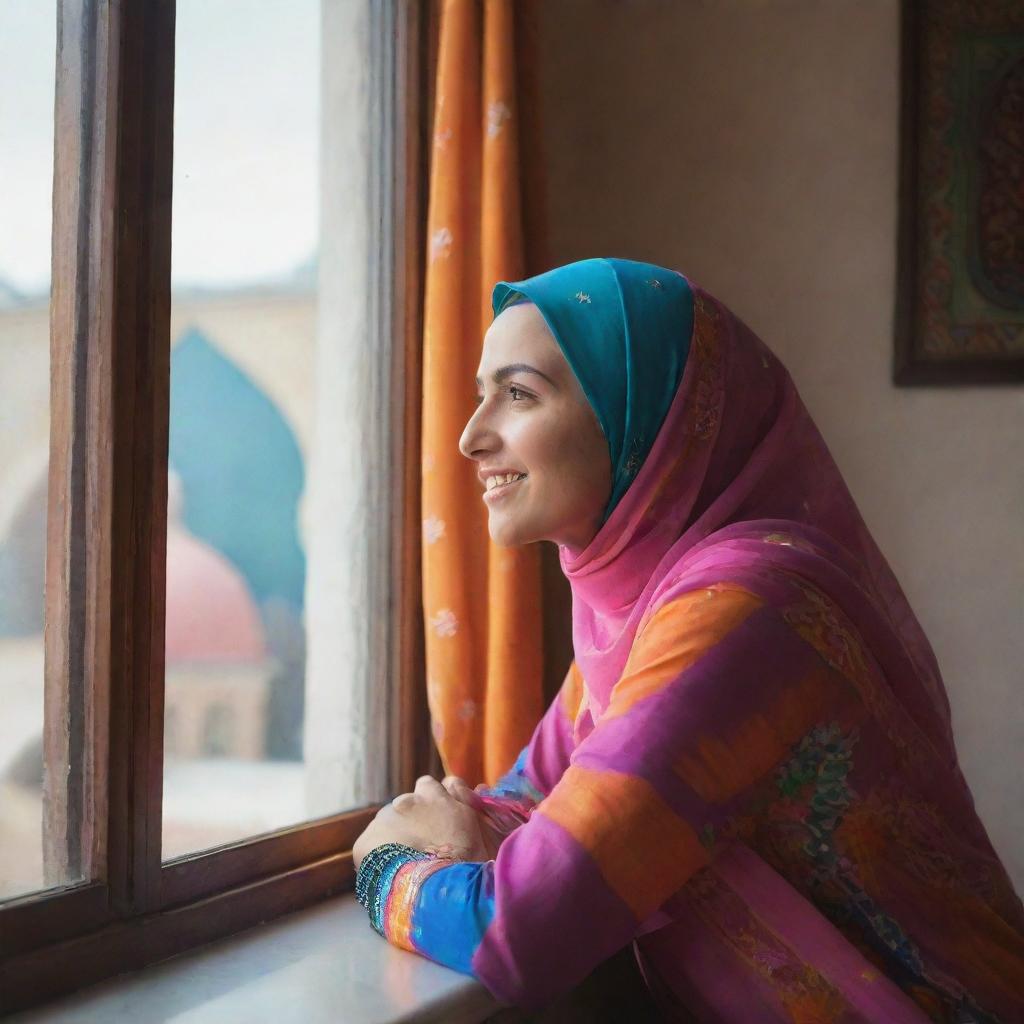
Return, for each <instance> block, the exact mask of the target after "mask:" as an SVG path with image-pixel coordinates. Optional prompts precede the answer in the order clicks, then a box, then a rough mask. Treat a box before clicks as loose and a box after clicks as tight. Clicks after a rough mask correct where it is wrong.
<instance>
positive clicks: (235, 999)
mask: <svg viewBox="0 0 1024 1024" xmlns="http://www.w3.org/2000/svg"><path fill="white" fill-rule="evenodd" d="M499 1009H500V1004H498V1003H497V1002H496V1001H495V1000H494V998H493V997H492V996H491V995H490V994H489V993H488V992H487V990H486V989H485V988H484V987H483V986H482V985H481V984H480V983H479V982H476V981H474V980H473V979H472V978H469V977H466V976H465V975H462V974H458V973H456V972H455V971H450V970H448V969H447V968H445V967H440V966H438V965H437V964H434V963H431V962H430V961H429V960H424V959H423V958H422V957H419V956H416V955H414V954H412V953H406V952H404V951H403V950H400V949H396V948H395V947H393V946H391V945H389V944H388V943H387V942H385V941H384V940H383V939H382V938H381V937H380V936H379V935H377V933H376V932H374V931H373V929H372V928H370V926H369V923H368V922H367V920H366V912H365V911H364V910H363V908H362V907H360V906H359V904H358V903H356V901H355V898H354V897H353V896H352V895H351V894H349V895H346V896H340V897H337V898H335V899H331V900H327V901H325V902H323V903H321V904H318V905H317V906H315V907H310V908H308V909H306V910H301V911H298V912H296V913H294V914H290V915H288V916H287V917H283V918H280V919H278V920H276V921H272V922H271V923H269V924H265V925H260V926H259V927H257V928H251V929H249V930H248V931H246V932H242V933H241V934H239V935H235V936H232V937H231V938H228V939H223V940H221V941H219V942H215V943H211V944H210V945H208V946H203V947H202V948H200V949H196V950H192V951H190V952H188V953H183V954H181V955H180V956H177V957H174V958H173V959H171V960H166V961H164V962H163V963H160V964H154V965H153V966H152V967H147V968H145V969H144V970H141V971H137V972H135V973H133V974H124V975H121V976H120V977H117V978H114V979H112V980H110V981H107V982H103V983H102V984H100V985H96V986H93V987H91V988H88V989H83V990H82V991H81V992H77V993H75V994H73V995H71V996H67V997H65V998H63V999H61V1000H59V1001H55V1002H53V1003H49V1004H46V1005H44V1006H41V1007H38V1008H36V1009H33V1010H29V1011H26V1012H23V1013H21V1014H17V1015H15V1016H13V1017H10V1018H8V1020H10V1021H11V1024H42V1022H44V1021H45V1022H46V1024H110V1022H116V1021H126V1022H127V1021H131V1022H133V1024H136V1022H156V1021H165V1022H173V1024H224V1022H230V1021H246V1022H252V1024H258V1022H263V1021H267V1022H272V1024H300V1022H301V1024H328V1022H329V1024H340V1022H344V1024H399V1022H401V1024H426V1022H429V1021H438V1022H444V1024H478V1022H480V1021H484V1020H487V1019H488V1018H489V1017H491V1016H493V1015H494V1014H496V1013H497V1012H498V1011H499Z"/></svg>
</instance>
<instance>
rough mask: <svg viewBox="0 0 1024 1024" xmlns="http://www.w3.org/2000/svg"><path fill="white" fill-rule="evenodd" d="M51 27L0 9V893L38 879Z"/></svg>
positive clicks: (25, 5) (40, 18) (42, 7)
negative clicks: (0, 184) (0, 182)
mask: <svg viewBox="0 0 1024 1024" xmlns="http://www.w3.org/2000/svg"><path fill="white" fill-rule="evenodd" d="M56 26H57V20H56V7H55V5H54V4H52V3H49V4H48V3H45V2H41V0H4V3H2V4H0V96H2V97H3V99H2V100H0V181H2V182H3V188H0V708H2V709H3V711H2V713H0V899H5V898H8V897H11V896H15V895H18V894H22V893H25V892H29V891H32V890H35V889H39V888H41V887H43V886H44V885H45V884H47V880H46V879H45V877H44V871H43V849H42V830H43V802H42V782H43V762H42V750H43V744H42V731H43V566H44V556H45V544H46V500H47V463H48V457H49V444H50V436H49V434H50V411H49V405H50V323H49V315H50V235H51V192H52V188H53V105H54V71H55V53H56ZM50 881H58V880H56V879H51V880H50ZM60 881H63V879H61V880H60Z"/></svg>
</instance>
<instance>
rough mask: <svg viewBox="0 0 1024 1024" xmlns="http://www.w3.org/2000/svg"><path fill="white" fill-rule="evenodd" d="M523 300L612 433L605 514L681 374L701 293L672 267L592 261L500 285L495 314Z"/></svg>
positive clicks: (636, 464)
mask: <svg viewBox="0 0 1024 1024" xmlns="http://www.w3.org/2000/svg"><path fill="white" fill-rule="evenodd" d="M519 302H532V303H533V304H534V305H535V306H536V307H537V308H538V309H539V310H540V312H541V314H542V316H543V317H544V320H545V321H546V322H547V325H548V327H549V328H550V329H551V333H552V334H553V335H554V336H555V341H557V342H558V345H559V347H560V348H561V350H562V354H563V355H564V356H565V359H566V361H567V362H568V364H569V367H570V368H571V369H572V372H573V373H574V374H575V375H576V379H577V380H578V381H579V382H580V386H581V387H582V388H583V393H584V394H585V395H586V396H587V400H588V401H589V402H590V404H591V406H592V407H593V409H594V412H595V413H596V414H597V419H598V422H599V423H600V424H601V429H602V430H603V431H604V436H605V437H606V438H607V440H608V452H609V455H610V456H611V463H612V493H611V497H610V499H609V501H608V505H607V507H606V508H605V511H604V519H607V518H608V516H610V515H611V513H612V510H613V509H614V508H615V506H616V505H617V504H618V503H619V499H620V498H621V497H622V495H623V494H625V493H626V490H627V489H628V487H629V485H630V484H631V483H632V482H633V478H634V477H635V476H636V474H637V471H638V470H639V469H640V467H641V466H642V465H643V463H644V459H646V458H647V453H648V452H649V451H650V450H651V446H652V445H653V444H654V439H655V437H657V435H658V430H659V429H660V428H661V424H662V423H663V422H664V419H665V416H666V415H667V414H668V410H669V406H670V405H671V404H672V399H673V398H674V397H675V393H676V389H677V388H678V387H679V382H680V380H682V377H683V369H684V368H685V366H686V357H687V354H688V353H689V351H690V335H691V334H692V333H693V293H692V292H691V291H690V286H689V284H688V283H687V281H686V279H685V278H684V277H682V276H681V275H680V274H677V273H676V272H675V271H673V270H666V269H665V268H664V267H656V266H654V265H653V264H651V263H635V262H634V261H633V260H614V259H593V260H580V261H579V262H578V263H569V264H567V265H566V266H564V267H556V268H555V269H554V270H549V271H547V272H546V273H543V274H538V275H537V276H536V277H531V278H527V280H525V281H514V282H508V281H499V282H498V283H497V284H496V285H495V286H494V291H493V292H492V293H491V307H492V309H493V310H494V315H495V316H497V315H498V314H499V313H501V312H502V311H503V310H504V309H507V308H508V307H509V306H514V305H516V303H519Z"/></svg>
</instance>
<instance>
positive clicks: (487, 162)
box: [422, 0, 543, 785]
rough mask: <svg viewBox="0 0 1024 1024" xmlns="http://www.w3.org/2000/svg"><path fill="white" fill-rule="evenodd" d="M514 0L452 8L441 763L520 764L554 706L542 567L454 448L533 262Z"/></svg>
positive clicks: (434, 444) (445, 18)
mask: <svg viewBox="0 0 1024 1024" xmlns="http://www.w3.org/2000/svg"><path fill="white" fill-rule="evenodd" d="M516 6H517V5H516V4H515V2H514V0H444V2H443V3H442V4H441V9H440V26H439V38H438V54H437V78H436V91H435V97H436V98H435V104H434V127H433V139H432V143H431V149H430V201H429V210H428V227H427V266H426V288H425V307H424V319H423V323H424V337H423V348H424V359H423V442H422V443H423V450H422V458H423V465H422V510H423V606H424V618H425V625H426V669H427V671H426V676H427V697H428V701H429V705H430V713H431V720H432V728H433V733H434V739H435V740H436V742H437V746H438V750H439V751H440V754H441V758H442V761H443V763H444V767H445V770H446V771H448V772H451V773H454V774H458V775H461V776H462V777H464V778H465V779H466V780H467V781H468V782H469V783H470V785H475V784H477V783H479V782H488V783H493V782H494V781H496V780H497V779H498V777H499V776H501V775H502V774H503V773H504V772H506V771H508V770H509V768H510V767H511V766H512V764H513V762H514V761H515V758H516V755H517V754H518V753H519V751H520V750H521V749H522V748H523V747H524V746H525V745H526V743H527V742H528V741H529V738H530V734H531V733H532V731H533V728H534V726H535V725H536V723H537V721H538V720H539V719H540V717H541V714H542V712H543V692H542V642H541V607H540V606H541V600H540V598H541V593H540V560H539V554H540V553H539V550H538V548H537V546H536V545H531V546H530V547H527V548H520V549H511V548H508V549H503V548H499V547H497V546H496V545H494V544H492V543H491V541H490V538H489V536H488V533H487V512H486V507H485V506H484V503H483V501H482V498H481V494H482V488H481V485H480V482H479V480H478V478H477V476H476V466H475V465H474V464H473V463H471V462H470V461H469V460H468V459H466V458H464V457H463V456H462V455H461V454H460V452H459V449H458V441H459V436H460V434H461V433H462V429H463V427H464V426H465V424H466V421H467V420H468V419H469V417H470V415H471V414H472V412H473V402H474V393H475V389H474V384H473V381H474V378H475V377H476V370H477V365H478V362H479V358H480V350H481V345H482V340H483V335H484V332H485V331H486V329H487V326H488V324H489V323H490V320H491V312H490V291H491V287H492V285H493V284H494V282H495V281H498V280H501V279H505V280H518V279H520V278H522V277H523V276H524V275H525V273H526V271H527V267H526V266H525V257H524V238H523V185H522V182H521V180H520V169H519V145H520V139H521V129H520V123H519V110H518V104H519V96H518V90H517V73H516V57H517V54H516V31H515V29H516V24H515V22H516V18H517V17H521V16H522V14H523V12H522V10H520V11H517V10H516Z"/></svg>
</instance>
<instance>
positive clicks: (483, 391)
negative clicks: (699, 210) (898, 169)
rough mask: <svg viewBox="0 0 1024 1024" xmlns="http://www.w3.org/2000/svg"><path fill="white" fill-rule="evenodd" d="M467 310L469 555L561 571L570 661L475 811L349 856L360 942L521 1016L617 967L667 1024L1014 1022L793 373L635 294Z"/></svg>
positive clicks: (965, 816)
mask: <svg viewBox="0 0 1024 1024" xmlns="http://www.w3.org/2000/svg"><path fill="white" fill-rule="evenodd" d="M493 307H494V312H495V320H494V322H493V323H492V325H491V327H490V329H489V330H488V332H487V336H486V338H485V341H484V348H483V355H482V359H481V364H480V378H479V379H478V382H477V383H478V387H479V388H480V405H479V407H478V409H477V411H476V413H475V414H474V415H473V417H472V418H471V419H470V421H469V423H468V424H467V426H466V429H465V432H464V434H463V436H462V439H461V442H460V448H461V450H462V453H463V454H464V455H466V456H467V457H468V458H470V459H473V460H474V461H476V462H477V463H478V464H479V467H480V468H479V472H480V476H481V479H482V481H483V483H484V487H485V493H484V496H483V500H484V501H485V502H486V503H487V507H488V512H489V529H490V533H491V536H492V537H493V539H494V540H495V541H496V542H497V543H499V544H503V545H508V544H525V543H530V542H533V541H537V540H550V541H553V542H555V543H557V544H558V545H559V552H560V557H561V565H562V568H563V570H564V572H565V574H566V576H567V578H568V580H569V582H570V584H571V586H572V594H573V646H574V654H575V660H574V662H573V665H572V667H571V668H570V670H569V674H568V676H567V678H566V680H565V683H564V685H563V687H562V690H561V693H560V694H559V695H558V697H557V698H556V700H555V701H554V702H553V704H552V705H551V707H550V708H549V710H548V711H547V713H546V714H545V716H544V718H543V720H542V721H541V723H540V724H539V725H538V727H537V729H536V731H535V733H534V736H533V739H532V741H531V742H530V745H529V746H528V747H527V748H526V750H524V751H523V753H522V755H521V756H520V757H519V759H518V760H517V762H516V764H515V766H514V767H513V768H512V770H511V771H510V772H509V774H508V775H507V776H505V778H504V779H502V781H501V782H500V783H499V784H498V785H497V786H495V787H494V788H491V789H487V788H484V787H480V788H478V790H476V791H472V790H470V789H469V788H468V787H467V786H466V785H465V783H463V782H462V781H461V780H458V779H446V780H445V783H444V784H443V785H442V784H441V783H439V782H437V781H436V780H434V779H431V778H428V777H425V778H422V779H420V780H419V781H418V782H417V784H416V789H415V792H414V793H411V794H405V795H403V796H401V797H399V798H398V799H396V800H395V801H394V802H393V803H392V804H391V805H389V806H387V807H385V808H384V809H383V810H382V811H381V812H380V813H379V814H378V816H377V818H376V819H375V820H374V821H373V822H372V823H371V825H370V826H369V827H368V828H367V830H366V831H365V832H364V833H363V835H362V836H361V837H360V839H359V841H358V842H357V844H356V848H355V857H356V861H357V863H359V865H360V870H359V879H358V882H359V884H358V892H359V895H360V897H361V898H362V899H363V900H364V902H365V903H366V904H367V905H368V907H369V910H370V916H371V920H372V921H373V923H374V926H375V927H377V929H378V930H379V931H381V932H382V933H383V934H384V935H385V936H386V937H387V938H388V939H389V940H390V941H392V942H394V943H396V944H397V945H399V946H402V947H403V948H405V949H410V950H415V951H418V952H420V953H422V954H424V955H426V956H428V957H431V958H432V959H434V960H437V961H439V962H441V963H444V964H447V965H449V966H451V967H454V968H456V969H458V970H462V971H466V972H469V973H472V974H474V975H475V976H476V977H478V978H480V979H481V980H482V981H483V982H484V983H485V984H486V985H487V986H488V988H490V989H491V990H492V991H493V992H494V993H495V994H496V995H497V996H498V997H500V998H502V999H504V1000H507V1001H509V1002H513V1003H518V1004H521V1005H525V1006H537V1005H541V1004H543V1003H545V1002H546V1001H548V1000H549V999H551V998H552V997H553V996H554V995H556V994H558V993H560V992H562V991H564V990H566V989H568V988H570V987H571V986H572V985H574V984H575V983H577V982H578V981H579V980H581V979H582V978H583V977H584V976H585V975H586V974H587V973H588V972H589V971H590V970H591V969H592V968H593V967H594V966H596V965H597V964H598V963H599V962H601V961H602V960H604V959H605V958H606V957H608V956H609V955H610V954H612V953H614V952H615V951H616V950H618V949H620V948H621V947H623V946H625V945H626V944H627V943H629V942H630V941H631V940H632V941H635V947H636V952H637V956H638V959H639V962H640V965H641V968H642V970H643V972H644V975H645V977H646V978H647V980H648V983H649V984H650V985H651V987H652V990H654V991H655V992H656V993H657V994H658V997H659V999H660V1001H661V1002H662V1004H663V1005H664V1006H665V1007H666V1009H667V1010H668V1009H670V1008H673V1009H674V1010H675V1012H677V1013H678V1014H679V1015H680V1016H681V1017H683V1019H696V1020H699V1021H730V1022H732V1021H757V1022H769V1021H801V1022H809V1021H834V1022H844V1024H845V1022H853V1021H870V1022H878V1021H886V1022H899V1024H902V1022H908V1024H909V1022H920V1021H927V1020H933V1021H958V1022H966V1021H986V1022H990V1021H1003V1022H1005V1024H1010V1022H1020V1021H1024V938H1022V936H1024V911H1022V907H1021V903H1020V900H1019V899H1018V898H1017V896H1016V894H1015V893H1014V891H1013V888H1012V886H1011V884H1010V882H1009V880H1008V878H1007V876H1006V873H1005V871H1004V870H1003V868H1002V866H1001V864H1000V862H999V859H998V857H997V856H996V854H995V853H994V851H993V849H992V846H991V844H990V843H989V840H988V838H987V836H986V834H985V830H984V828H983V826H982V824H981V822H980V821H979V820H978V817H977V815H976V813H975V811H974V805H973V802H972V798H971V794H970V792H969V790H968V788H967V785H966V783H965V781H964V779H963V776H962V775H961V774H960V771H959V768H958V766H957V760H956V752H955V749H954V746H953V737H952V730H951V725H950V715H949V706H948V703H947V700H946V696H945V692H944V690H943V686H942V682H941V680H940V676H939V671H938V668H937V666H936V663H935V659H934V656H933V654H932V652H931V649H930V647H929V645H928V642H927V640H926V639H925V637H924V635H923V634H922V632H921V629H920V627H919V625H918V623H917V621H916V619H915V618H914V615H913V612H912V611H911V609H910V607H909V606H908V604H907V601H906V599H905V598H904V596H903V594H902V592H901V590H900V588H899V585H898V584H897V582H896V580H895V578H894V577H893V575H892V573H891V571H890V570H889V568H888V566H887V564H886V562H885V560H884V558H883V557H882V555H881V554H880V552H879V551H878V549H877V547H876V546H875V544H874V542H873V541H872V539H871V537H870V535H869V534H868V532H867V530H866V528H865V526H864V524H863V522H862V520H861V518H860V515H859V514H858V512H857V509H856V506H855V505H854V502H853V500H852V498H851V497H850V495H849V492H848V491H847V489H846V486H845V484H844V483H843V480H842V478H841V476H840V474H839V472H838V470H837V468H836V466H835V464H834V462H833V461H832V458H831V456H830V455H829V453H828V450H827V449H826V447H825V444H824V442H823V441H822V439H821V437H820V435H819V433H818V431H817V429H816V428H815V426H814V424H813V422H812V421H811V419H810V417H809V415H808V413H807V411H806V409H805V408H804V406H803V404H802V402H801V401H800V398H799V397H798V395H797V392H796V389H795V387H794V385H793V382H792V380H791V379H790V377H789V374H788V373H787V372H786V370H785V369H784V368H783V366H782V365H781V364H780V363H779V361H778V360H777V359H776V358H775V357H774V356H773V355H772V353H771V352H770V351H769V350H768V349H767V348H766V347H765V346H764V345H763V344H762V343H761V342H760V341H759V340H758V339H757V338H756V337H755V336H754V335H753V334H752V333H751V332H750V331H749V330H748V329H747V328H746V327H745V326H744V325H743V324H742V323H741V322H740V321H739V320H737V319H736V318H735V317H734V316H732V315H731V314H730V313H729V311H728V310H727V309H725V308H724V307H723V306H722V305H721V304H720V303H718V302H716V301H715V300H714V299H713V298H712V297H711V296H710V295H708V294H706V293H705V292H703V291H701V290H700V289H699V288H697V287H696V286H694V285H692V284H691V283H690V282H688V281H686V280H685V279H684V278H683V277H681V276H680V275H678V274H676V273H674V272H672V271H668V270H665V269H663V268H660V267H655V266H651V265H648V264H640V263H633V262H629V261H625V260H586V261H583V262H581V263H576V264H572V265H570V266H567V267H561V268H559V269H556V270H553V271H550V272H549V273H546V274H542V275H540V276H539V277H535V278H531V279H530V280H527V281H523V282H519V283H516V284H507V283H500V284H498V285H497V286H496V287H495V289H494V294H493ZM685 1015H689V1016H685Z"/></svg>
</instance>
